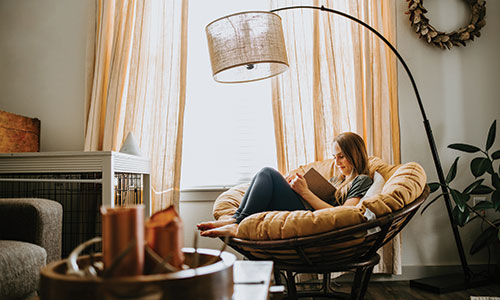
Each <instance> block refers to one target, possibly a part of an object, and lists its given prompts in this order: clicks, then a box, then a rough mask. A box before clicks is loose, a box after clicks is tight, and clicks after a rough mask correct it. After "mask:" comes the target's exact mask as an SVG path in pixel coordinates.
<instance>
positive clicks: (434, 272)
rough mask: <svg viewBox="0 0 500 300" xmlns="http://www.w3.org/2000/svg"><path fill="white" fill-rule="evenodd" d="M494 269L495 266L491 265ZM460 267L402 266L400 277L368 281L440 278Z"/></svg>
mask: <svg viewBox="0 0 500 300" xmlns="http://www.w3.org/2000/svg"><path fill="white" fill-rule="evenodd" d="M469 267H470V268H471V270H473V271H476V272H479V271H480V270H487V269H488V265H486V264H484V265H470V266H469ZM492 267H493V268H494V267H495V266H494V265H492ZM461 272H462V267H461V266H460V265H452V266H403V267H402V274H401V275H389V274H373V275H372V277H371V279H370V281H409V280H414V279H420V278H426V277H433V276H440V275H446V274H456V273H461ZM353 278H354V276H353V274H345V275H342V276H341V277H339V278H337V281H338V282H349V281H352V280H353Z"/></svg>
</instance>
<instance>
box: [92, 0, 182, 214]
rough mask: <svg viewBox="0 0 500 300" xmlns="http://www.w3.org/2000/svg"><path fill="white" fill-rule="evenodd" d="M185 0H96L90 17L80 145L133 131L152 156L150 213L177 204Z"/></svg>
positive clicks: (100, 146)
mask: <svg viewBox="0 0 500 300" xmlns="http://www.w3.org/2000/svg"><path fill="white" fill-rule="evenodd" d="M187 9H188V1H187V0H179V1H163V0H126V1H120V0H95V10H94V14H93V15H92V16H91V19H90V22H89V25H90V26H89V39H88V52H87V53H88V55H87V95H86V111H85V113H86V121H87V122H86V126H85V150H86V151H99V150H113V151H117V150H119V149H120V146H121V145H122V142H123V141H124V139H125V138H126V137H127V135H128V133H130V132H131V133H133V135H134V136H135V138H136V140H137V141H138V143H139V146H140V148H141V152H142V155H144V156H147V157H149V158H150V159H151V167H152V170H151V174H152V180H151V184H152V191H153V193H152V201H153V203H152V209H153V212H155V211H158V210H160V209H162V208H165V207H168V206H170V205H172V204H173V205H175V206H176V208H177V209H178V205H179V203H178V202H179V182H180V163H181V145H182V128H183V117H184V103H185V84H186V48H187V36H186V35H187V33H186V29H187Z"/></svg>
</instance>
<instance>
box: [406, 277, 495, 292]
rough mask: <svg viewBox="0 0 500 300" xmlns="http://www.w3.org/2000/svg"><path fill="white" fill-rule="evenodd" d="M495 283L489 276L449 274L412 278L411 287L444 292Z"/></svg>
mask: <svg viewBox="0 0 500 300" xmlns="http://www.w3.org/2000/svg"><path fill="white" fill-rule="evenodd" d="M490 283H493V280H492V279H491V278H488V277H484V276H480V275H473V276H472V278H470V279H469V280H466V279H465V276H464V274H448V275H441V276H434V277H427V278H421V279H414V280H410V287H412V288H417V289H421V290H425V291H429V292H432V293H436V294H443V293H449V292H455V291H463V290H467V289H471V288H475V287H479V286H484V285H488V284H490Z"/></svg>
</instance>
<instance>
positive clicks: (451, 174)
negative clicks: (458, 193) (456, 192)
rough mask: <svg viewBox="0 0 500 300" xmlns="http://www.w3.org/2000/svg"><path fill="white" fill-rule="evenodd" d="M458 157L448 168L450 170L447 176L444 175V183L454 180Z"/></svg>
mask: <svg viewBox="0 0 500 300" xmlns="http://www.w3.org/2000/svg"><path fill="white" fill-rule="evenodd" d="M459 158H460V157H457V158H455V161H454V162H453V164H452V165H451V167H450V170H449V171H448V175H446V183H450V182H452V181H453V179H455V176H457V164H458V159H459Z"/></svg>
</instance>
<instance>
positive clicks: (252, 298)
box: [33, 260, 273, 300]
mask: <svg viewBox="0 0 500 300" xmlns="http://www.w3.org/2000/svg"><path fill="white" fill-rule="evenodd" d="M272 272H273V262H272V261H249V260H237V261H235V263H234V265H233V280H234V294H233V297H232V300H247V299H248V300H266V299H268V297H269V287H270V284H271V274H272ZM39 299H40V298H39V297H35V298H33V300H39Z"/></svg>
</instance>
